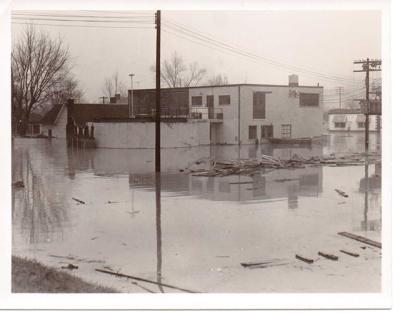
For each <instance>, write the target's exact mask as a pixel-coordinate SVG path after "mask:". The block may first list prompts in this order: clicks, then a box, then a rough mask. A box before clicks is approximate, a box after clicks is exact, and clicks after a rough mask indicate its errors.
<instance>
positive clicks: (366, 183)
mask: <svg viewBox="0 0 400 313" xmlns="http://www.w3.org/2000/svg"><path fill="white" fill-rule="evenodd" d="M368 166H369V160H368V155H367V156H366V158H365V169H364V173H365V175H364V177H365V193H364V227H365V229H364V230H368V190H369V177H368V176H369V175H368Z"/></svg>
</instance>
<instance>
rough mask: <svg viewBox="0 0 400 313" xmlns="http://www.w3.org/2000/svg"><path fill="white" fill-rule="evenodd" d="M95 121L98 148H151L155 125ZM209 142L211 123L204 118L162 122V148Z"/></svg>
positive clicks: (152, 146)
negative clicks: (180, 121)
mask: <svg viewBox="0 0 400 313" xmlns="http://www.w3.org/2000/svg"><path fill="white" fill-rule="evenodd" d="M93 124H94V137H95V139H96V147H97V148H125V149H129V148H154V146H155V124H154V123H149V122H143V123H142V122H104V123H93ZM209 143H210V124H209V122H208V121H205V120H204V121H203V120H200V121H198V120H189V121H188V122H182V123H164V122H162V123H161V147H162V148H179V147H191V146H199V145H208V144H209Z"/></svg>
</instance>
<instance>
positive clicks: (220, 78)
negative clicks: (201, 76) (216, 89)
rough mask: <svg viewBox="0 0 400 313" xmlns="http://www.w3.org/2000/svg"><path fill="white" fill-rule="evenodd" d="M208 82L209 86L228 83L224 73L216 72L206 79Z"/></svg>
mask: <svg viewBox="0 0 400 313" xmlns="http://www.w3.org/2000/svg"><path fill="white" fill-rule="evenodd" d="M208 83H209V84H210V85H211V86H223V85H228V84H229V82H228V77H226V75H222V74H218V75H214V76H213V77H211V78H210V79H209V80H208Z"/></svg>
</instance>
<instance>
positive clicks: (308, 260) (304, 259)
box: [296, 254, 314, 264]
mask: <svg viewBox="0 0 400 313" xmlns="http://www.w3.org/2000/svg"><path fill="white" fill-rule="evenodd" d="M296 259H298V260H300V261H303V262H306V263H308V264H311V263H314V260H313V259H309V258H305V257H303V256H300V255H298V254H296Z"/></svg>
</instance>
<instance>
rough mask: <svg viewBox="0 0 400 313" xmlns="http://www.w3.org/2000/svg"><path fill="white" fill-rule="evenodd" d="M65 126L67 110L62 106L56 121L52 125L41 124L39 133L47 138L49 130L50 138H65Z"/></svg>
mask: <svg viewBox="0 0 400 313" xmlns="http://www.w3.org/2000/svg"><path fill="white" fill-rule="evenodd" d="M66 125H67V108H66V106H64V107H63V108H62V109H61V112H60V115H59V116H58V119H57V120H56V122H55V123H54V125H45V124H42V125H41V127H40V131H41V134H42V135H45V136H47V135H48V130H49V129H51V132H52V136H53V137H56V138H66Z"/></svg>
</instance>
